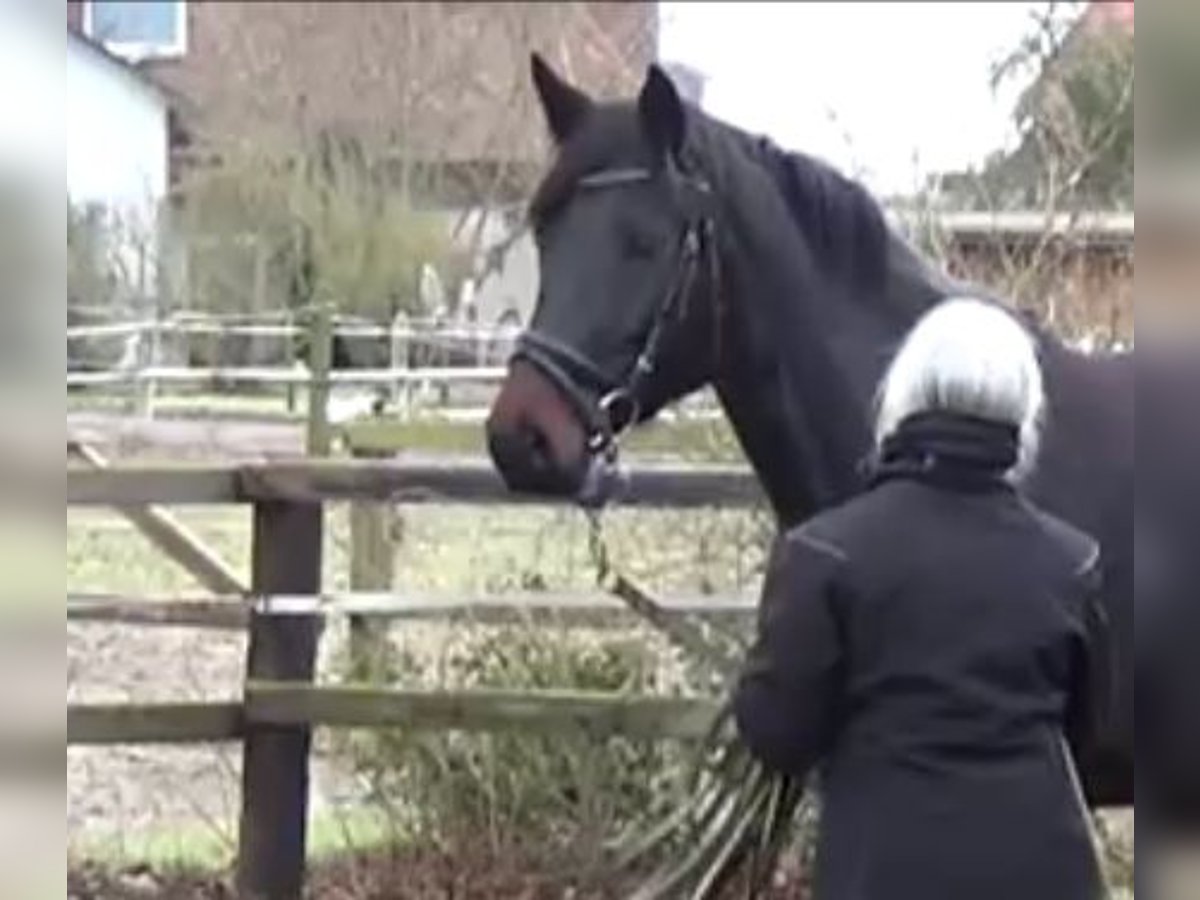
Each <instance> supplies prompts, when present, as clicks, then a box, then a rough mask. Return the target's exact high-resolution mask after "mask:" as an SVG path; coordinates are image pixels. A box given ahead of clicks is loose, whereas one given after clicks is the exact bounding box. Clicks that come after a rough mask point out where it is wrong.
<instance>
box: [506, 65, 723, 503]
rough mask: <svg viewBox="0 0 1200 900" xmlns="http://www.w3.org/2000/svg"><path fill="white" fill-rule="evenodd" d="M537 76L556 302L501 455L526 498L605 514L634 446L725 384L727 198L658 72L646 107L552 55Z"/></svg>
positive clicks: (541, 193) (544, 213) (526, 372)
mask: <svg viewBox="0 0 1200 900" xmlns="http://www.w3.org/2000/svg"><path fill="white" fill-rule="evenodd" d="M532 69H533V83H534V86H535V87H536V89H537V92H538V96H539V98H540V100H541V105H542V108H543V111H544V113H545V116H546V121H547V123H548V125H549V128H550V132H551V135H552V136H553V138H554V142H555V144H556V146H557V157H556V160H555V163H554V165H553V167H552V169H551V171H550V172H549V174H548V175H547V176H546V178H545V179H544V180H543V182H542V184H541V185H540V187H539V188H538V190H537V192H536V194H535V196H534V199H533V202H532V204H531V206H530V210H529V215H530V220H531V223H532V225H533V228H534V236H535V241H536V244H537V249H538V255H539V273H540V292H539V295H538V299H537V305H536V307H535V310H534V314H533V318H532V321H531V322H530V326H529V329H528V330H527V331H526V332H525V333H524V334H523V335H521V337H520V338H519V339H518V341H517V347H516V350H515V352H514V354H513V358H512V361H511V363H510V368H509V373H508V376H507V378H506V380H505V382H504V384H503V386H502V388H501V390H500V392H499V395H498V396H497V398H496V401H495V403H494V405H493V407H492V410H491V415H490V416H489V418H488V423H487V435H488V446H489V449H490V451H491V455H492V459H493V460H494V462H495V464H496V467H497V468H498V469H499V471H500V473H501V475H502V476H503V478H504V479H505V482H506V483H507V484H508V485H509V487H510V488H512V489H514V490H521V491H527V492H533V493H540V494H548V495H557V496H573V497H575V498H577V499H578V500H580V502H583V503H600V502H603V500H604V499H606V497H607V493H608V492H609V490H610V489H611V484H610V479H609V478H608V477H607V475H609V474H611V471H612V470H611V466H610V463H611V461H612V460H613V458H614V454H615V449H616V440H617V438H618V437H619V436H620V434H621V433H622V432H623V431H624V430H625V429H626V428H628V427H630V426H631V425H633V424H635V423H637V422H638V421H641V420H644V419H646V418H649V417H650V416H652V415H653V414H654V413H655V412H656V411H657V410H658V409H660V408H661V407H662V406H664V405H665V404H666V403H668V402H670V401H671V400H673V399H676V398H678V397H680V396H682V395H684V394H685V393H688V392H690V391H691V390H694V389H696V388H697V387H699V386H700V385H701V384H703V383H704V382H705V381H706V380H707V378H708V377H709V375H710V369H711V362H712V354H711V352H709V351H710V349H711V347H712V342H711V340H709V341H706V340H705V338H704V335H705V333H706V332H707V333H709V334H711V328H712V327H713V324H712V319H711V317H712V315H713V314H714V309H713V304H712V302H711V301H710V300H709V299H708V296H707V290H708V289H710V288H711V289H715V286H716V285H715V280H714V279H715V273H714V271H713V270H712V267H713V266H715V260H716V257H715V252H716V250H715V247H714V246H713V241H712V219H711V214H712V210H711V197H710V196H709V190H708V186H707V184H706V183H705V182H704V181H703V179H702V178H701V176H700V174H699V173H698V172H697V171H696V170H695V168H694V166H692V165H689V164H688V163H687V162H686V161H685V159H684V152H683V147H684V138H685V131H686V128H687V121H688V112H687V110H685V107H684V105H683V103H682V101H681V100H680V98H679V95H678V94H677V93H676V90H675V87H674V86H673V85H672V83H671V81H670V79H669V78H668V77H667V76H666V75H665V74H664V73H663V72H662V71H661V70H660V69H659V68H658V67H657V66H651V67H650V69H649V72H648V74H647V77H646V80H645V84H644V85H643V86H642V89H641V92H640V94H639V96H638V97H637V100H636V101H634V102H626V103H610V104H599V103H595V102H593V101H592V100H591V99H590V98H589V97H587V96H586V95H585V94H583V93H582V92H580V91H579V90H577V89H576V88H574V87H572V86H570V85H568V84H566V83H565V82H564V81H562V80H561V79H560V78H559V77H558V76H557V75H556V74H555V73H554V72H553V71H551V69H550V68H549V67H548V66H547V65H546V64H545V63H544V62H543V61H542V60H541V58H540V57H538V56H536V55H535V56H534V57H533V60H532Z"/></svg>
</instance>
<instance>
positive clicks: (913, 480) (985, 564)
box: [734, 298, 1111, 900]
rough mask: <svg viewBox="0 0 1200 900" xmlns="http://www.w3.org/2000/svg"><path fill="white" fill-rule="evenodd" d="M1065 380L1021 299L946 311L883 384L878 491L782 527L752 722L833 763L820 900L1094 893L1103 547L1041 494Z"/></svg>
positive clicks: (749, 694) (747, 719)
mask: <svg viewBox="0 0 1200 900" xmlns="http://www.w3.org/2000/svg"><path fill="white" fill-rule="evenodd" d="M1045 406H1046V403H1045V396H1044V388H1043V383H1042V373H1041V369H1040V365H1039V361H1038V353H1037V347H1036V343H1035V341H1034V339H1033V337H1032V336H1031V335H1030V333H1029V332H1028V331H1027V330H1026V329H1025V328H1024V327H1023V326H1022V325H1021V323H1020V322H1019V321H1018V320H1017V318H1016V317H1015V316H1013V315H1012V314H1011V313H1009V312H1008V311H1006V310H1004V309H1003V308H1002V307H1000V306H997V305H994V304H991V303H987V302H984V301H979V300H972V299H968V298H962V299H958V298H956V299H951V300H947V301H945V302H943V303H942V304H940V305H938V306H937V307H935V308H934V309H932V310H931V311H930V312H928V313H927V314H926V315H925V316H924V317H923V318H922V319H921V320H920V321H919V322H918V323H917V324H916V326H915V327H914V328H913V330H912V331H911V332H910V334H909V335H908V336H907V338H906V340H905V341H904V343H903V345H902V346H901V347H900V348H899V351H898V352H897V354H896V356H895V358H894V360H893V361H892V363H891V365H890V367H889V368H888V370H887V372H886V374H885V376H884V378H883V381H882V384H881V385H880V387H879V402H878V415H877V421H876V432H875V443H876V446H875V452H874V454H873V457H872V465H871V467H870V478H869V483H868V487H867V489H866V490H865V491H864V492H863V494H862V495H860V496H858V497H856V498H854V499H852V500H851V501H849V502H848V503H846V504H845V505H843V506H841V507H839V508H837V509H833V510H829V511H826V512H823V513H821V514H819V515H817V516H816V517H814V518H813V519H811V520H809V521H808V522H806V523H804V524H802V525H801V526H799V527H797V528H795V529H793V530H791V531H789V532H787V533H786V534H784V535H782V536H781V537H780V539H779V540H778V541H777V542H776V545H775V547H774V549H773V552H772V555H771V559H770V562H769V565H768V571H767V575H766V580H765V582H764V585H763V592H762V599H761V606H760V619H759V627H758V634H757V639H756V641H755V643H754V645H753V646H752V648H751V650H750V653H749V655H748V658H747V661H746V663H745V666H744V669H743V671H742V674H741V677H740V679H739V681H738V685H737V690H736V692H735V698H734V714H735V720H736V722H737V725H738V730H739V732H740V735H741V737H742V740H743V741H744V742H745V743H746V745H747V746H748V748H749V749H750V750H751V752H753V753H754V754H755V755H756V756H757V757H758V758H759V759H760V760H761V761H762V762H763V763H764V764H765V765H766V766H768V767H769V768H771V769H774V770H776V771H779V772H782V773H785V774H787V775H790V776H792V777H795V778H798V779H801V778H804V777H806V776H807V775H808V774H810V772H812V771H813V770H814V769H815V770H817V771H819V773H820V776H821V777H820V782H821V784H820V787H821V791H822V799H823V803H822V819H821V830H820V836H819V840H818V850H817V869H816V873H815V879H816V892H815V897H816V898H818V900H875V898H886V900H907V898H912V900H938V898H946V900H951V898H954V900H957V898H966V897H969V898H971V900H1012V898H1017V897H1019V898H1021V900H1085V898H1086V900H1093V898H1096V897H1099V896H1103V879H1102V875H1101V869H1100V866H1099V863H1098V859H1097V855H1096V852H1095V847H1094V844H1093V841H1092V833H1091V829H1090V819H1089V817H1088V813H1087V810H1086V808H1085V804H1084V801H1083V795H1082V791H1081V790H1080V788H1079V783H1078V779H1077V777H1076V775H1075V772H1076V768H1075V761H1076V759H1077V758H1078V756H1079V755H1080V754H1083V753H1086V752H1088V749H1089V747H1090V743H1091V740H1092V737H1093V735H1094V734H1095V733H1096V732H1097V730H1098V729H1099V727H1100V726H1101V719H1102V717H1103V716H1104V715H1106V714H1107V710H1108V707H1109V704H1110V700H1109V693H1110V686H1111V678H1110V676H1109V668H1110V659H1109V653H1108V649H1107V646H1108V638H1107V631H1106V628H1105V624H1104V619H1103V613H1102V608H1101V606H1100V604H1099V602H1098V599H1097V597H1096V587H1097V579H1098V571H1099V570H1098V561H1099V560H1098V556H1099V552H1098V545H1097V543H1096V542H1095V541H1094V540H1093V539H1092V538H1090V537H1089V536H1087V535H1085V534H1082V533H1080V532H1079V531H1077V530H1075V529H1074V528H1073V527H1071V526H1070V525H1067V524H1066V523H1064V522H1062V521H1060V520H1058V519H1055V518H1053V517H1051V516H1049V515H1048V514H1046V513H1044V512H1042V511H1040V510H1038V509H1036V508H1035V507H1034V506H1033V505H1032V504H1031V503H1030V502H1029V501H1028V499H1026V498H1025V497H1023V496H1022V494H1021V483H1022V479H1023V478H1024V477H1026V476H1027V475H1028V474H1029V473H1030V472H1031V471H1033V470H1035V469H1036V466H1037V451H1038V444H1039V435H1040V433H1041V427H1042V422H1043V419H1044V417H1045V415H1046V413H1045V409H1044V408H1045Z"/></svg>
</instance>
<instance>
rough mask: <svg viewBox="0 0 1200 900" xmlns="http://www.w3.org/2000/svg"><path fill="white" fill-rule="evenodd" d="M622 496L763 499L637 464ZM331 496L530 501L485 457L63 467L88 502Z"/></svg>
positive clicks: (728, 477) (687, 471) (732, 482)
mask: <svg viewBox="0 0 1200 900" xmlns="http://www.w3.org/2000/svg"><path fill="white" fill-rule="evenodd" d="M629 483H630V488H629V492H628V494H627V495H626V496H625V497H624V498H623V500H622V502H623V503H625V504H627V505H631V506H671V507H721V506H724V507H729V506H733V507H747V506H753V505H755V504H757V503H759V502H760V501H761V500H762V491H761V489H760V487H759V485H758V482H757V480H756V479H755V478H754V475H753V473H751V472H750V470H749V469H747V468H745V467H743V466H719V465H703V466H700V465H697V466H678V465H674V466H672V465H652V464H645V465H639V466H634V467H632V468H631V469H630V473H629ZM328 500H376V501H382V502H393V503H534V504H545V503H546V499H545V498H543V497H533V496H524V495H520V494H514V493H511V492H510V491H509V490H508V489H507V488H506V487H505V486H504V484H503V482H501V480H500V478H499V476H498V475H497V474H496V473H495V470H494V469H493V468H492V467H491V466H490V465H488V464H487V463H484V462H450V463H434V462H415V461H407V460H336V461H324V460H305V461H297V462H272V463H249V464H239V463H228V464H226V463H221V464H209V465H178V466H139V467H137V468H134V469H122V468H118V467H114V468H110V469H88V468H84V467H82V466H76V465H69V466H68V467H67V503H68V504H73V505H74V504H78V505H90V506H128V505H135V504H143V505H144V504H164V505H170V504H215V503H259V502H266V501H272V502H283V501H288V502H293V503H321V502H323V501H328Z"/></svg>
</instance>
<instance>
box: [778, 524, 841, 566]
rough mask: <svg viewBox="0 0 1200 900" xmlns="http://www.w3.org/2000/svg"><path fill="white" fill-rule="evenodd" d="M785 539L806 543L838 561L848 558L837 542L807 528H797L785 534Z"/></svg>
mask: <svg viewBox="0 0 1200 900" xmlns="http://www.w3.org/2000/svg"><path fill="white" fill-rule="evenodd" d="M787 539H788V540H789V541H798V542H800V543H802V544H806V545H807V546H808V547H809V548H811V549H813V550H815V551H817V552H818V553H820V554H822V555H824V556H828V557H831V558H833V559H836V560H837V561H838V562H846V561H848V560H849V559H850V554H848V553H847V552H846V551H845V550H843V549H842V548H841V547H839V546H838V545H837V544H835V543H833V542H832V541H829V540H826V539H825V538H823V537H820V536H819V535H816V534H813V533H812V531H811V530H809V529H807V528H798V529H796V530H795V531H792V532H790V533H789V534H788V536H787Z"/></svg>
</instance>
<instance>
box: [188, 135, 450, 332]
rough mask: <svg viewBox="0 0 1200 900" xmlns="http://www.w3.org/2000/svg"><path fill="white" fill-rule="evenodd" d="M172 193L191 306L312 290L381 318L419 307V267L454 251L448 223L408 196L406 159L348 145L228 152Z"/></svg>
mask: <svg viewBox="0 0 1200 900" xmlns="http://www.w3.org/2000/svg"><path fill="white" fill-rule="evenodd" d="M180 197H181V200H182V202H181V204H180V209H179V213H178V216H177V224H176V232H177V234H178V235H179V237H180V239H181V240H182V242H183V243H184V245H185V246H187V248H188V252H189V279H190V283H191V293H192V295H191V305H192V306H193V308H201V309H205V310H208V311H211V312H218V313H228V312H240V311H245V310H247V309H250V308H254V307H255V306H257V307H259V308H265V309H278V308H280V307H282V306H306V305H307V304H309V303H311V302H312V301H314V300H316V299H318V298H319V299H322V300H328V301H331V302H333V303H334V304H335V305H336V307H337V308H338V310H339V311H340V312H341V313H343V314H351V315H360V316H365V317H368V318H372V319H375V320H379V321H382V320H386V319H389V318H391V317H392V316H393V315H394V314H395V313H396V312H397V311H399V310H405V311H407V312H419V310H417V309H416V302H417V282H418V275H419V272H420V269H421V266H422V265H423V264H425V263H430V264H432V265H434V266H435V267H438V268H444V267H445V266H446V265H447V264H449V263H450V262H451V260H452V258H453V251H452V248H451V244H450V238H449V235H448V232H447V230H446V226H445V224H444V223H443V222H442V221H441V219H440V218H439V216H438V215H437V214H435V213H431V212H426V211H422V210H420V209H418V208H416V207H415V206H414V204H413V203H412V200H411V195H410V193H409V191H408V190H407V186H406V182H405V178H404V174H403V166H401V167H400V170H399V172H397V171H396V167H395V166H392V165H389V163H388V161H387V160H382V159H380V160H371V159H368V158H367V156H366V154H365V152H364V151H363V150H362V148H361V147H360V146H359V145H358V144H357V143H354V142H334V141H331V140H321V141H318V142H315V144H314V146H312V147H303V148H294V147H293V148H275V147H272V146H270V145H266V144H258V145H255V146H253V147H249V148H247V147H242V148H234V149H231V150H229V151H228V152H226V153H225V154H224V155H223V156H222V159H221V162H220V163H218V164H216V165H213V166H209V167H205V168H202V169H198V170H196V171H194V172H192V173H191V174H190V175H189V176H188V178H187V179H186V181H185V183H184V184H183V186H182V188H181V190H180ZM256 295H257V296H256Z"/></svg>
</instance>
